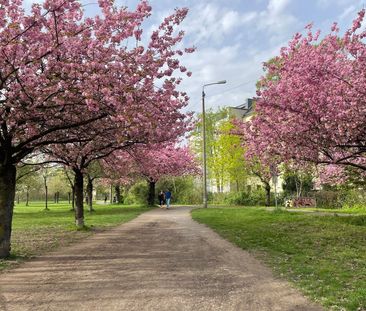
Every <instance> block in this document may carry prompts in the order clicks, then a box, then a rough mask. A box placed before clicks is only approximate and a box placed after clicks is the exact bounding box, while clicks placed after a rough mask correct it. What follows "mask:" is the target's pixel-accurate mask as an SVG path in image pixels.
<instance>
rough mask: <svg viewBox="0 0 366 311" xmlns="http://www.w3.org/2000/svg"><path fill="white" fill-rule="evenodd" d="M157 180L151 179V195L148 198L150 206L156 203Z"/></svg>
mask: <svg viewBox="0 0 366 311" xmlns="http://www.w3.org/2000/svg"><path fill="white" fill-rule="evenodd" d="M155 184H156V183H155V181H149V196H148V198H147V204H148V205H149V206H154V205H155Z"/></svg>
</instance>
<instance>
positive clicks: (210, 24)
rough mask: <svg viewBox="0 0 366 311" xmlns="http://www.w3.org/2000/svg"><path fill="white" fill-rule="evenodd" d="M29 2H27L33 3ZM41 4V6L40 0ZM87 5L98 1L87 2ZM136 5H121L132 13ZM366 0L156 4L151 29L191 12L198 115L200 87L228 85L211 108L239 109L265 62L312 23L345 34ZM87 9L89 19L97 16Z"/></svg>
mask: <svg viewBox="0 0 366 311" xmlns="http://www.w3.org/2000/svg"><path fill="white" fill-rule="evenodd" d="M31 2H32V1H31V0H26V3H28V5H29V3H31ZM39 2H41V1H39ZM82 2H83V3H91V2H94V3H95V2H96V0H82ZM137 2H138V1H137V0H116V3H117V4H118V5H125V6H128V7H130V8H131V9H133V8H135V7H136V4H137ZM365 2H366V0H226V1H223V0H151V1H150V4H151V6H152V7H153V14H152V16H151V17H150V19H149V21H148V22H147V24H146V28H147V29H148V30H149V29H151V28H152V27H153V26H154V25H158V24H159V22H160V21H161V20H162V18H163V17H164V16H166V15H168V14H170V13H171V12H173V10H174V8H176V7H188V8H189V15H188V17H187V19H186V20H185V21H184V24H183V25H182V28H183V29H184V30H185V31H186V37H185V40H184V44H185V45H186V46H192V45H194V46H196V47H197V51H196V52H195V53H194V54H191V55H189V56H188V57H185V58H184V59H183V60H182V61H183V64H184V65H186V67H188V68H189V70H191V71H192V72H193V75H192V77H191V78H190V79H187V80H186V81H185V82H184V83H183V84H182V89H184V90H185V91H187V92H188V94H189V96H190V98H191V101H190V105H189V110H194V111H199V110H200V100H201V86H202V85H203V84H205V83H209V82H215V81H217V80H223V79H226V80H227V84H225V85H216V86H212V87H210V88H208V89H207V90H206V94H207V102H206V105H207V107H208V108H210V107H214V108H215V107H218V106H221V107H223V106H237V105H240V104H242V103H243V102H244V100H245V99H246V98H248V97H252V96H254V95H255V83H256V81H257V80H258V79H259V77H260V76H261V74H262V63H263V62H264V61H266V60H268V59H269V58H271V57H273V56H275V55H277V54H278V53H279V49H280V47H282V46H285V45H286V44H287V42H288V41H289V40H290V39H291V37H292V36H293V34H294V33H296V32H301V31H303V28H304V26H306V25H307V24H308V23H310V22H313V23H314V28H315V29H321V30H322V31H323V33H326V32H327V31H328V30H329V29H330V27H331V25H332V23H333V22H334V21H337V22H338V23H339V25H340V28H341V30H345V29H346V28H347V27H348V26H350V25H351V24H352V20H353V19H354V17H355V16H356V14H357V11H359V10H360V9H362V8H363V7H364V6H365ZM95 7H96V6H95V5H88V6H86V10H87V14H90V15H93V14H95V13H96V11H95Z"/></svg>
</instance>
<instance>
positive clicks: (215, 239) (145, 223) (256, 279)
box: [0, 207, 322, 311]
mask: <svg viewBox="0 0 366 311" xmlns="http://www.w3.org/2000/svg"><path fill="white" fill-rule="evenodd" d="M0 310H6V311H11V310H16V311H21V310H36V311H42V310H48V311H50V310H67V311H69V310H75V311H83V310H87V311H94V310H107V311H113V310H126V311H142V310H148V311H153V310H159V311H165V310H166V311H174V310H177V311H178V310H179V311H183V310H194V311H201V310H210V311H211V310H212V311H219V310H223V311H230V310H245V311H246V310H247V311H255V310H260V311H265V310H281V311H285V310H296V311H301V310H322V309H321V308H320V307H318V306H316V305H314V304H312V303H309V301H308V300H307V299H305V298H304V297H303V296H302V295H301V294H299V293H298V292H297V291H296V290H294V289H292V288H291V287H290V286H289V284H287V283H286V282H283V281H279V280H277V279H275V278H274V277H273V276H272V274H271V273H270V271H269V270H268V269H267V268H265V267H263V265H261V264H260V263H259V262H258V261H256V260H255V259H253V257H251V256H250V255H249V254H248V253H247V252H245V251H242V250H240V249H239V248H237V247H235V246H233V245H232V244H230V243H229V242H227V241H225V240H223V239H222V238H220V237H219V236H218V235H217V234H216V233H214V232H213V231H211V230H210V229H208V228H206V227H205V226H203V225H200V224H198V223H196V222H194V221H192V220H191V217H190V208H188V207H179V208H174V209H173V210H169V211H167V210H161V209H156V210H152V211H150V212H147V213H145V214H143V215H141V216H139V217H138V218H136V219H135V220H133V221H131V222H129V223H127V224H123V225H121V226H119V227H116V228H114V229H112V230H109V231H106V232H102V233H98V234H95V235H93V236H92V237H90V238H88V239H86V240H84V241H82V242H81V243H79V244H77V245H73V246H71V247H67V248H63V249H60V250H59V251H57V252H53V253H50V254H48V255H46V256H40V257H38V258H36V259H35V260H32V261H30V262H27V263H25V264H23V265H21V266H20V267H18V268H16V269H13V270H10V271H7V272H5V273H3V274H1V275H0Z"/></svg>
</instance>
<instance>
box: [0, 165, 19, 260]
mask: <svg viewBox="0 0 366 311" xmlns="http://www.w3.org/2000/svg"><path fill="white" fill-rule="evenodd" d="M15 179H16V168H15V165H11V164H8V165H1V166H0V258H5V257H8V256H9V255H10V237H11V225H12V219H13V210H14V199H15Z"/></svg>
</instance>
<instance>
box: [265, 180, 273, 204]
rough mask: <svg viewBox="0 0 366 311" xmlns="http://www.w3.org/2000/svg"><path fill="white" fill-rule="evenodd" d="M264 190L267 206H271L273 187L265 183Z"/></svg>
mask: <svg viewBox="0 0 366 311" xmlns="http://www.w3.org/2000/svg"><path fill="white" fill-rule="evenodd" d="M264 189H265V190H266V206H270V205H271V186H270V184H269V183H265V186H264Z"/></svg>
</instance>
